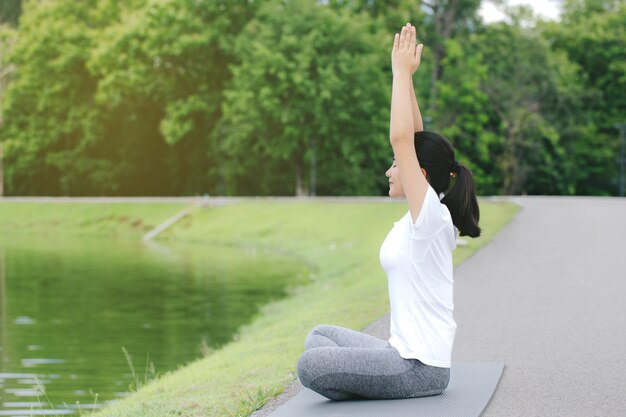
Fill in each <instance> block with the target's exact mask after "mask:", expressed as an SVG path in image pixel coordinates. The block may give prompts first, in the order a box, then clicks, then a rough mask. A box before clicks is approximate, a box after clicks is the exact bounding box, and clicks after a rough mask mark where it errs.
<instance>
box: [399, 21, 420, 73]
mask: <svg viewBox="0 0 626 417" xmlns="http://www.w3.org/2000/svg"><path fill="white" fill-rule="evenodd" d="M423 48H424V45H422V44H421V43H420V44H419V45H417V47H416V46H415V26H411V24H410V23H407V24H406V25H405V26H404V27H403V28H402V31H401V33H399V34H398V33H396V35H395V37H394V38H393V49H392V50H391V70H392V72H393V75H394V77H395V76H398V75H408V76H412V75H413V73H414V72H415V71H416V70H417V69H418V68H419V66H420V61H421V58H422V49H423Z"/></svg>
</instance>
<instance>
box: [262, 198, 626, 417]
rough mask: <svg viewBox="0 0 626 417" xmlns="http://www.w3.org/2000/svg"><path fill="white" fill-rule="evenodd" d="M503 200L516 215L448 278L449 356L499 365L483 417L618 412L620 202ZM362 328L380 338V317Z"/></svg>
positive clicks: (384, 328)
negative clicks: (452, 335)
mask: <svg viewBox="0 0 626 417" xmlns="http://www.w3.org/2000/svg"><path fill="white" fill-rule="evenodd" d="M509 199H510V200H511V201H514V202H516V203H518V204H520V205H521V206H522V207H523V209H522V210H521V212H520V213H519V214H518V216H517V217H516V218H515V219H514V220H513V221H512V222H511V223H510V224H509V225H508V226H507V227H506V228H505V229H504V230H502V231H501V232H500V233H499V234H498V235H497V236H496V237H495V238H494V239H493V241H492V242H491V243H490V244H489V245H487V246H486V247H485V248H483V249H482V250H481V251H479V252H478V253H476V254H475V255H474V256H473V257H472V258H470V259H468V260H467V261H466V262H464V263H463V264H462V265H461V266H459V267H458V268H457V269H456V270H455V274H454V278H455V295H454V300H455V312H454V315H455V320H456V322H457V325H458V329H457V335H456V339H455V344H454V351H453V360H458V361H492V360H493V361H503V362H504V363H505V369H504V374H503V376H502V379H501V381H500V384H499V386H498V389H497V390H496V393H495V395H494V397H493V399H492V401H491V403H490V404H489V406H488V407H487V409H486V410H485V412H484V413H483V416H484V417H515V416H524V417H532V416H537V417H546V416H567V417H570V416H581V417H582V416H584V417H593V416H597V417H610V416H615V417H618V416H626V354H625V352H626V199H623V198H622V199H619V198H597V197H511V198H509ZM364 331H365V332H366V333H369V334H372V335H375V336H378V337H380V338H383V339H386V338H388V337H389V316H388V315H387V316H384V317H382V318H381V319H380V320H378V321H377V322H375V323H373V324H372V325H370V326H369V327H368V328H366V329H364ZM300 389H302V385H301V384H300V383H299V382H298V381H296V382H294V383H293V384H292V385H290V386H289V387H288V388H287V389H286V391H285V392H284V393H283V394H281V395H280V396H278V397H277V398H275V399H272V400H271V401H269V402H268V404H266V406H265V407H264V408H262V409H261V410H258V411H257V412H255V413H253V414H252V416H254V417H266V416H269V415H270V414H271V412H272V411H273V410H274V409H276V408H277V407H278V406H280V405H281V404H282V403H284V402H285V401H287V400H288V399H289V398H291V397H293V396H294V395H295V394H296V393H297V392H299V390H300Z"/></svg>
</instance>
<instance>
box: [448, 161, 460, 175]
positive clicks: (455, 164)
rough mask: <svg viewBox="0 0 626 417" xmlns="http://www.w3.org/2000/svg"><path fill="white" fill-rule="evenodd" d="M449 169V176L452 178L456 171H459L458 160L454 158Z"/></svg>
mask: <svg viewBox="0 0 626 417" xmlns="http://www.w3.org/2000/svg"><path fill="white" fill-rule="evenodd" d="M451 171H452V172H450V176H451V177H453V178H454V177H456V175H457V174H458V172H459V162H458V161H457V160H456V159H455V160H454V162H453V163H452V168H451Z"/></svg>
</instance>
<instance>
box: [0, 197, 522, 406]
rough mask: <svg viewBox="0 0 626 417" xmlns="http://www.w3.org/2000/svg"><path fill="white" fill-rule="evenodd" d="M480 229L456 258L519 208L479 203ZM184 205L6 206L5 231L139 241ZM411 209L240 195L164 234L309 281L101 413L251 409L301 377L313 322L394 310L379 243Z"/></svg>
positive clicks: (365, 320)
mask: <svg viewBox="0 0 626 417" xmlns="http://www.w3.org/2000/svg"><path fill="white" fill-rule="evenodd" d="M480 207H481V227H482V228H483V236H481V237H480V238H479V239H474V240H472V239H467V240H468V242H469V244H468V245H467V246H464V247H458V248H457V250H456V251H455V254H454V262H455V265H458V264H459V263H461V262H462V261H463V260H465V259H467V257H468V256H470V255H471V254H472V253H474V252H475V251H476V250H477V249H478V248H480V247H481V246H483V245H485V244H486V243H487V242H489V240H490V239H491V238H492V237H493V235H494V234H495V233H496V232H497V231H498V230H499V229H501V228H502V227H503V226H504V225H506V224H507V223H508V222H509V221H510V220H511V218H512V217H513V216H514V215H515V213H516V212H517V210H518V207H517V206H515V205H514V204H512V203H493V202H487V201H484V200H482V201H480ZM182 208H183V206H181V205H177V204H172V205H164V204H161V205H159V204H154V205H146V204H115V205H104V204H103V205H99V206H98V205H86V204H67V205H66V204H55V205H37V204H31V203H20V204H18V203H11V204H7V203H4V204H0V233H2V234H3V235H4V236H6V235H7V233H11V232H13V233H44V234H105V235H111V234H114V235H117V236H125V237H129V238H131V237H132V238H139V237H140V236H141V235H143V233H145V231H147V230H148V229H149V228H150V227H152V226H156V225H158V224H159V223H160V222H161V221H164V220H166V219H167V218H169V217H170V216H172V215H173V214H175V213H176V212H177V211H179V210H180V209H182ZM407 210H408V206H407V205H406V202H404V201H398V202H389V203H343V202H342V203H336V202H284V203H276V202H249V203H248V202H243V203H237V204H234V205H229V206H221V207H211V208H197V209H194V211H193V212H192V213H191V215H189V216H187V217H186V218H184V219H183V220H181V221H180V222H178V223H177V224H175V225H174V226H173V227H172V228H170V229H168V230H167V231H166V232H164V233H163V234H161V235H159V237H158V238H157V240H158V241H167V240H169V239H172V240H180V241H186V242H195V243H197V244H199V245H201V244H202V243H203V242H204V243H209V242H210V243H219V244H223V245H235V246H248V247H251V246H254V247H257V248H263V249H267V250H272V251H278V252H281V253H284V254H289V255H292V256H293V257H295V258H297V259H300V260H301V261H303V262H305V263H306V264H308V265H309V266H310V267H311V273H310V276H309V277H308V278H309V282H308V283H307V284H304V285H301V286H297V287H294V288H292V289H291V291H290V295H289V296H288V297H287V298H284V299H282V300H279V301H275V302H272V303H270V304H267V305H265V306H264V307H263V308H262V309H261V311H260V313H259V314H258V315H257V316H256V317H255V319H254V320H253V321H252V322H251V323H249V324H248V325H246V326H244V327H243V328H241V329H240V331H239V332H238V334H237V335H236V336H235V338H234V340H233V342H232V343H230V344H228V345H226V346H224V347H223V348H221V349H219V350H216V351H214V352H211V353H210V354H208V355H207V356H206V357H205V358H203V359H200V360H197V361H195V362H192V363H190V364H187V365H185V366H181V367H180V369H178V370H176V371H174V372H169V373H167V374H165V375H162V376H161V377H160V378H159V379H158V380H155V381H152V382H151V383H149V384H148V385H146V386H143V387H142V388H141V389H140V390H139V391H138V392H136V393H133V394H132V395H130V396H129V397H127V398H125V399H123V400H120V401H119V402H117V403H115V404H113V405H111V406H109V407H108V408H106V409H104V410H102V411H100V412H99V413H97V414H96V415H97V416H100V417H102V416H150V417H152V416H246V415H248V414H250V413H251V412H252V411H254V410H255V409H256V408H258V407H259V406H260V405H262V404H263V403H264V401H266V400H267V398H268V397H271V396H273V395H276V394H277V393H279V392H281V391H282V389H283V388H284V387H285V386H286V385H287V384H289V383H290V382H291V381H292V380H293V379H295V377H296V376H295V369H296V363H297V360H298V358H299V356H300V354H301V353H302V352H303V350H304V338H305V336H306V334H307V333H308V331H309V330H310V329H311V328H312V327H314V326H315V325H317V324H321V323H328V324H336V325H340V326H345V327H349V328H353V329H362V328H364V327H366V326H367V325H368V324H370V323H371V322H373V321H375V320H376V319H378V318H379V317H381V316H382V315H384V314H386V313H387V312H388V308H389V300H388V294H387V277H386V275H385V273H384V271H383V270H382V268H381V266H380V263H379V257H378V256H379V255H378V254H379V249H380V245H381V244H382V241H383V240H384V238H385V236H386V235H387V233H388V232H389V230H390V229H391V227H392V226H393V222H394V221H397V220H398V219H399V218H400V217H402V216H403V215H404V214H405V213H406V211H407Z"/></svg>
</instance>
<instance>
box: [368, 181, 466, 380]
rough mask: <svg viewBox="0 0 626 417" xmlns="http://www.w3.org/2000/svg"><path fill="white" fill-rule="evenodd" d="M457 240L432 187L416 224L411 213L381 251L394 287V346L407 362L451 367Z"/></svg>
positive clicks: (391, 298) (391, 290)
mask: <svg viewBox="0 0 626 417" xmlns="http://www.w3.org/2000/svg"><path fill="white" fill-rule="evenodd" d="M456 234H457V230H456V228H455V227H454V225H453V224H452V217H451V216H450V212H449V211H448V207H447V206H446V205H445V204H442V203H441V202H440V201H439V198H438V197H437V193H436V192H435V190H434V189H433V188H432V187H431V186H430V185H429V186H428V190H427V191H426V197H425V198H424V203H423V205H422V209H421V211H420V214H419V216H418V217H417V220H416V222H415V224H413V221H412V219H411V211H410V210H409V211H407V213H406V214H405V215H404V217H402V218H401V219H400V220H399V221H397V222H395V224H394V226H393V228H392V229H391V231H390V232H389V234H388V235H387V237H386V238H385V240H384V241H383V244H382V245H381V247H380V264H381V266H382V267H383V269H384V270H385V272H386V273H387V278H388V281H389V303H390V307H391V337H390V338H389V344H391V346H393V347H394V348H396V349H397V350H398V352H399V353H400V356H402V357H403V358H405V359H419V360H420V361H421V362H423V363H425V364H426V365H430V366H437V367H443V368H449V367H450V365H451V354H452V345H453V343H454V335H455V333H456V323H455V322H454V319H453V318H452V312H453V310H454V303H453V297H452V287H453V284H454V280H453V278H452V251H453V250H454V249H455V248H456Z"/></svg>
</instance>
